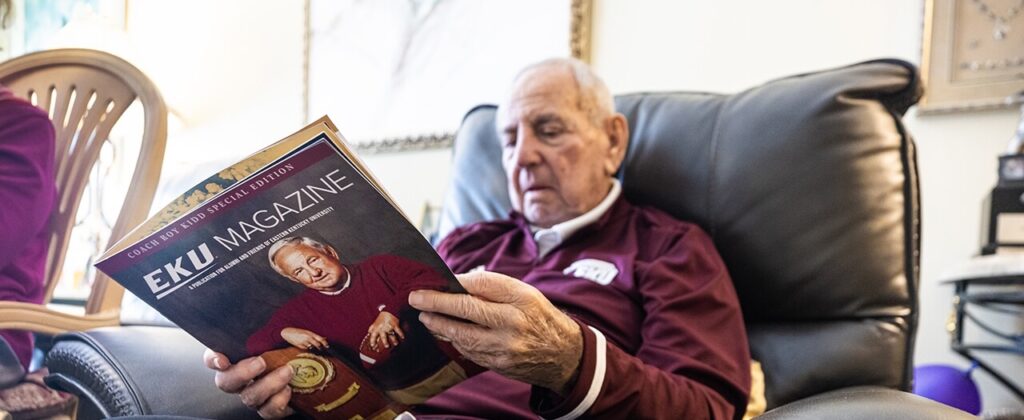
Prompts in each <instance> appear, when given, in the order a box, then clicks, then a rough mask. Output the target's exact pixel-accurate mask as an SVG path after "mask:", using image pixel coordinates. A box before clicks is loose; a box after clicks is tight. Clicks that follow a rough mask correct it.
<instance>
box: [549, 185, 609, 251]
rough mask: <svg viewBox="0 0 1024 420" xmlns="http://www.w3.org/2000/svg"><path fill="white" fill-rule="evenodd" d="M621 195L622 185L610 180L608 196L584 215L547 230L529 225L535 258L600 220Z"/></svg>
mask: <svg viewBox="0 0 1024 420" xmlns="http://www.w3.org/2000/svg"><path fill="white" fill-rule="evenodd" d="M621 194H622V185H621V184H620V183H619V180H618V179H615V178H612V189H611V191H608V195H606V196H605V197H604V200H601V202H600V203H597V206H594V208H592V209H590V210H589V211H587V212H586V213H583V214H581V215H579V216H576V217H574V218H572V219H569V220H566V221H564V222H562V223H558V224H556V225H554V226H551V227H550V228H547V229H544V228H540V227H537V226H533V225H530V231H531V232H533V240H534V241H535V242H536V243H537V257H538V258H540V257H543V256H545V255H547V253H548V252H551V250H552V249H553V248H554V247H556V246H558V244H560V243H562V242H563V241H565V240H566V239H567V238H568V237H570V236H572V234H574V233H576V232H577V231H579V230H580V229H582V228H583V227H585V226H587V225H589V224H591V223H594V222H596V221H597V219H600V218H601V216H603V215H604V214H605V213H607V212H608V209H609V208H611V207H612V204H614V203H615V200H617V199H618V198H619V195H621Z"/></svg>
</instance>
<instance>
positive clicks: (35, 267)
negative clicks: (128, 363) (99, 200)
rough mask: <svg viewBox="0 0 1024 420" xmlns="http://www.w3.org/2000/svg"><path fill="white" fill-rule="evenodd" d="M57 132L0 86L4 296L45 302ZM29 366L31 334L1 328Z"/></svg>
mask: <svg viewBox="0 0 1024 420" xmlns="http://www.w3.org/2000/svg"><path fill="white" fill-rule="evenodd" d="M53 156H54V133H53V125H52V124H51V123H50V117H49V116H47V115H46V113H45V112H43V111H42V110H40V109H39V108H36V107H34V106H32V105H31V104H29V103H28V102H25V101H23V100H21V99H17V98H15V97H14V96H13V95H12V94H11V92H10V91H9V90H7V89H6V88H4V87H3V86H0V300H13V301H19V302H30V303H42V301H43V294H44V293H45V292H46V290H45V287H44V284H43V282H44V281H45V279H44V278H43V276H44V275H45V273H44V270H45V267H46V252H47V242H48V238H47V236H48V235H49V232H50V231H49V221H50V210H51V209H52V207H53V203H54V200H55V198H56V191H57V189H56V187H55V185H54V182H53V177H54V175H53V171H54V157H53ZM0 336H3V338H4V339H5V340H7V342H8V343H9V344H10V345H11V348H13V349H14V353H15V354H17V355H18V359H20V360H21V362H22V364H24V365H25V366H26V367H28V362H29V360H30V359H31V356H32V335H31V334H30V333H29V332H27V331H11V330H4V331H0Z"/></svg>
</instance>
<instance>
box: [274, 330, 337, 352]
mask: <svg viewBox="0 0 1024 420" xmlns="http://www.w3.org/2000/svg"><path fill="white" fill-rule="evenodd" d="M281 338H283V339H284V341H287V342H288V344H291V345H293V346H295V347H296V348H300V349H303V350H312V349H317V350H326V349H327V348H329V347H330V345H328V344H327V339H326V338H323V337H322V336H320V335H319V334H317V333H315V332H312V331H310V330H304V329H302V328H292V327H288V328H285V329H283V330H281Z"/></svg>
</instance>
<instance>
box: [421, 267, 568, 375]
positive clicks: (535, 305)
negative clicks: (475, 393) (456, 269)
mask: <svg viewBox="0 0 1024 420" xmlns="http://www.w3.org/2000/svg"><path fill="white" fill-rule="evenodd" d="M456 277H457V278H458V280H459V282H460V283H462V286H463V287H464V288H465V289H466V291H467V292H469V294H460V293H442V292H437V291H433V290H419V291H415V292H413V293H412V294H410V295H409V304H410V305H412V306H413V307H414V308H416V309H419V310H421V311H423V313H422V314H420V321H421V322H423V324H424V325H425V326H426V327H427V328H428V329H430V331H431V332H433V333H434V335H435V336H437V337H438V338H439V339H442V340H447V341H451V343H452V345H453V346H455V349H456V350H458V351H459V352H460V353H462V354H463V355H464V356H466V358H468V359H469V360H472V361H473V362H475V363H477V364H479V365H481V366H483V367H486V368H490V369H491V370H494V371H496V372H498V373H500V374H502V375H504V376H507V377H509V378H512V379H516V380H519V381H522V382H526V383H530V384H533V385H538V386H542V387H545V388H548V389H550V390H552V391H555V392H557V393H559V394H562V395H565V394H566V393H567V392H568V391H569V389H570V388H571V386H572V385H573V382H574V381H575V377H576V371H577V369H578V367H579V363H580V358H581V356H582V354H583V335H582V332H581V331H580V326H579V324H577V323H576V322H575V321H573V320H572V319H571V318H569V316H567V315H565V314H564V313H562V312H561V311H559V310H558V308H555V306H554V305H552V304H551V302H550V301H548V300H547V298H545V297H544V295H542V294H541V293H540V291H539V290H537V289H536V288H534V287H533V286H530V285H528V284H526V283H523V282H522V281H520V280H517V279H514V278H512V277H508V276H505V275H502V274H497V273H490V272H473V273H469V274H462V275H458V276H456Z"/></svg>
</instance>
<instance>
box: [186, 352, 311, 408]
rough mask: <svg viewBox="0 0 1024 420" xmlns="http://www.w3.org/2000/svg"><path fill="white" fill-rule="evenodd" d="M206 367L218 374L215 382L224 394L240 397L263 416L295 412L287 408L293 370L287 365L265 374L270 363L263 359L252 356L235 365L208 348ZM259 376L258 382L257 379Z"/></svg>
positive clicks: (290, 393)
mask: <svg viewBox="0 0 1024 420" xmlns="http://www.w3.org/2000/svg"><path fill="white" fill-rule="evenodd" d="M203 361H204V362H205V363H206V367H208V368H210V369H213V370H215V371H217V374H216V375H215V376H214V378H213V381H214V383H215V384H217V388H220V389H221V391H224V392H229V393H232V394H239V396H240V397H241V398H242V403H243V404H245V405H246V406H248V407H249V408H252V409H254V410H257V412H258V413H259V415H260V417H263V418H265V419H277V418H282V417H287V416H290V415H292V414H294V413H295V411H294V410H292V408H291V407H289V406H288V401H289V400H291V398H292V389H291V387H289V386H288V382H289V381H291V380H292V368H291V367H290V366H288V365H284V366H281V367H279V368H277V369H276V370H274V371H272V372H269V373H267V374H266V375H263V376H262V377H260V375H261V374H263V371H264V370H265V369H266V368H267V363H266V362H265V361H264V360H263V358H262V357H258V356H257V357H250V358H248V359H244V360H242V361H240V362H238V363H237V364H234V365H232V364H231V362H230V361H228V358H227V357H226V356H224V355H223V354H220V353H217V352H214V351H213V350H210V349H206V352H204V353H203ZM257 377H259V379H256V378H257Z"/></svg>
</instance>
